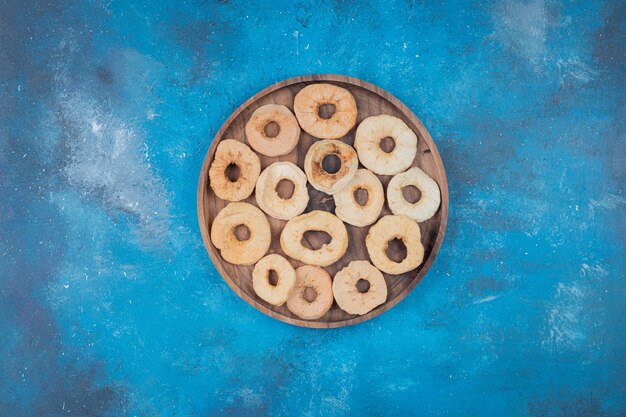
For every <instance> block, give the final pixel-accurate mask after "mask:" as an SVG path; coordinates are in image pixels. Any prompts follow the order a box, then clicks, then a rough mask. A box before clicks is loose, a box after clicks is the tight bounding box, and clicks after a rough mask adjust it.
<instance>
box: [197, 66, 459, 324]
mask: <svg viewBox="0 0 626 417" xmlns="http://www.w3.org/2000/svg"><path fill="white" fill-rule="evenodd" d="M317 82H328V83H332V84H335V85H338V86H340V87H343V88H346V89H348V90H349V91H350V92H351V93H352V94H353V95H354V98H355V99H356V103H357V108H358V119H357V126H358V124H359V123H360V122H361V121H362V120H363V119H365V118H366V117H368V116H374V115H378V114H389V115H392V116H396V117H398V118H400V119H402V120H403V121H404V122H405V123H406V124H407V125H408V126H409V127H410V128H411V129H412V130H413V131H414V132H415V133H416V134H417V136H418V151H417V155H416V156H415V160H414V161H413V166H418V167H420V168H421V169H422V170H424V171H425V172H426V173H427V174H428V175H429V176H430V177H432V178H433V179H434V180H435V181H436V182H437V184H439V189H440V190H441V206H440V208H439V210H438V211H437V213H436V214H435V216H433V217H432V218H431V219H429V220H427V221H425V222H422V223H420V224H419V226H420V230H421V233H422V243H423V245H424V261H423V263H422V264H421V265H420V266H419V267H418V268H416V269H414V270H412V271H409V272H406V273H404V274H402V275H389V274H383V275H384V276H385V280H386V281H387V287H388V296H387V301H386V302H385V303H384V304H382V305H380V306H378V307H377V308H376V309H374V310H372V311H370V312H369V313H367V314H365V315H362V316H357V315H353V314H348V313H346V312H345V311H343V310H341V309H340V308H339V307H338V306H337V304H336V303H333V306H332V308H331V309H330V311H329V312H328V313H326V315H324V316H323V317H322V318H320V319H317V320H302V319H300V318H299V317H297V316H296V315H294V314H292V313H291V312H290V311H289V310H288V309H287V307H286V306H285V305H283V306H280V307H276V306H272V305H270V304H268V303H266V302H265V301H263V300H261V299H260V298H259V297H257V295H256V294H255V292H254V290H253V288H252V278H251V277H252V269H253V268H254V266H241V265H233V264H230V263H228V262H226V261H224V260H223V259H222V257H221V256H220V252H219V250H217V249H216V248H215V246H213V243H212V242H211V239H210V234H209V230H210V227H211V224H212V222H213V219H214V218H215V216H216V215H217V213H218V212H219V211H220V210H221V209H222V208H224V207H225V206H226V205H227V204H228V201H225V200H221V199H219V198H218V197H217V196H216V195H215V193H214V192H213V190H212V189H211V187H210V186H209V182H208V171H209V167H210V165H211V162H212V161H213V155H214V153H215V150H216V148H217V144H218V143H219V142H220V141H221V140H222V139H237V140H239V141H242V142H244V143H246V144H247V140H246V135H245V125H246V122H247V121H248V119H249V118H250V116H251V115H252V113H253V112H254V111H255V110H256V109H257V108H259V107H260V106H263V105H265V104H272V103H275V104H283V105H285V106H287V107H288V108H289V109H291V110H292V111H293V99H294V97H295V95H296V94H297V93H298V92H299V91H300V90H301V89H302V88H304V87H305V86H307V85H309V84H312V83H317ZM355 131H356V126H355V128H353V129H352V130H351V131H350V133H349V134H348V135H347V136H345V137H344V138H341V139H340V140H341V141H343V142H345V143H347V144H349V145H353V143H354V134H355ZM316 140H319V139H317V138H314V137H312V136H311V135H309V134H307V133H306V132H305V131H304V130H302V133H301V135H300V141H299V143H298V145H297V146H296V148H295V149H294V150H293V151H291V152H290V153H288V154H287V155H284V156H280V157H267V156H264V155H260V154H259V157H260V159H261V169H264V168H266V167H267V166H268V165H270V164H272V163H273V162H277V161H291V162H293V163H295V164H296V165H298V166H299V167H301V168H302V167H303V163H304V157H305V155H306V153H307V150H308V149H309V146H311V144H312V143H313V142H315V141H316ZM359 168H363V167H362V166H361V165H359ZM378 178H379V179H380V180H381V182H382V184H383V187H384V188H385V191H386V188H387V184H388V183H389V180H390V179H391V178H392V177H391V176H386V175H378ZM307 187H308V190H309V196H310V201H309V205H308V206H307V208H306V210H305V212H309V211H312V210H325V211H329V212H331V213H334V210H335V203H334V200H333V198H332V196H329V195H327V194H324V193H322V192H320V191H317V190H315V189H314V188H312V187H311V185H310V184H308V183H307ZM415 197H416V196H415ZM243 201H245V202H247V203H250V204H253V205H255V206H256V205H257V204H256V200H255V196H254V193H253V194H252V195H251V196H250V197H249V198H247V199H245V200H243ZM386 214H391V212H390V210H389V207H388V206H387V204H386V203H385V206H384V207H383V210H382V212H381V214H380V216H381V217H382V216H384V215H386ZM447 218H448V184H447V182H446V174H445V170H444V167H443V163H442V161H441V157H440V156H439V152H438V151H437V147H436V146H435V144H434V142H433V140H432V138H431V137H430V134H429V133H428V131H427V130H426V128H425V127H424V125H422V123H421V122H420V121H419V119H418V118H417V117H416V116H415V115H414V114H413V113H412V112H411V111H410V110H409V109H408V108H407V107H406V106H405V105H404V104H402V103H401V102H400V101H399V100H398V99H397V98H395V97H393V96H392V95H391V94H389V93H387V92H386V91H384V90H382V89H380V88H378V87H376V86H375V85H373V84H370V83H367V82H365V81H362V80H359V79H357V78H352V77H347V76H342V75H333V74H319V75H307V76H302V77H295V78H290V79H288V80H285V81H281V82H279V83H276V84H274V85H272V86H270V87H268V88H266V89H265V90H263V91H261V92H260V93H258V94H256V95H254V96H252V97H251V98H250V99H248V100H247V101H246V102H245V103H243V104H242V105H241V106H239V108H238V109H237V110H235V112H234V113H233V114H232V115H231V116H230V117H229V118H228V119H227V120H226V122H225V123H224V124H223V125H222V127H221V128H220V130H219V131H218V132H217V134H216V135H215V138H214V139H213V142H212V143H211V147H210V148H209V151H208V152H207V154H206V157H205V159H204V164H203V165H202V171H201V172H200V180H199V184H198V220H199V223H200V230H201V232H202V239H203V240H204V244H205V246H206V248H207V252H208V253H209V256H210V257H211V260H212V261H213V263H214V264H215V267H216V268H217V270H218V271H219V273H220V274H221V275H222V277H223V278H224V280H225V281H226V282H227V283H228V285H229V286H230V287H231V288H232V289H233V291H235V292H236V293H237V294H238V295H239V296H240V297H241V298H243V299H244V300H245V301H246V302H248V304H250V305H252V306H253V307H254V308H256V309H257V310H260V311H262V312H263V313H265V314H267V315H269V316H271V317H274V318H276V319H278V320H281V321H284V322H286V323H290V324H295V325H298V326H304V327H313V328H331V327H341V326H348V325H351V324H356V323H361V322H363V321H366V320H369V319H371V318H372V317H375V316H377V315H379V314H381V313H384V312H385V311H387V310H389V309H390V308H391V307H393V306H394V305H396V304H397V303H398V302H400V301H401V300H402V299H403V298H404V297H406V295H407V294H408V293H409V292H410V291H411V290H412V289H413V288H415V286H416V285H417V284H418V283H419V282H420V280H421V279H422V278H423V277H424V275H426V273H427V272H428V269H429V268H430V267H431V265H432V264H433V262H434V260H435V257H436V256H437V252H438V251H439V248H440V247H441V243H442V241H443V236H444V233H445V229H446V221H447ZM267 219H268V221H269V223H270V227H271V230H272V244H271V246H270V250H269V251H268V254H269V253H278V254H280V255H282V256H285V257H286V255H285V254H284V252H283V251H282V249H281V247H280V243H279V240H280V233H281V231H282V230H283V228H284V226H285V224H286V223H287V222H286V221H283V220H277V219H274V218H273V217H270V216H267ZM346 228H347V230H348V236H349V239H350V243H349V246H348V250H347V251H346V254H345V255H344V256H343V257H342V258H341V259H340V260H339V261H337V262H335V263H334V264H332V265H330V266H328V267H326V268H324V269H326V271H328V273H329V274H330V276H331V277H333V276H334V275H335V273H337V272H338V271H339V270H341V269H342V268H344V267H345V266H347V265H348V264H349V263H350V261H353V260H359V259H366V260H369V255H368V253H367V249H366V247H365V236H366V235H367V232H368V231H369V226H367V227H355V226H351V225H349V224H346ZM316 238H317V235H315V236H313V237H311V238H310V239H309V242H312V243H313V244H315V243H316V242H314V241H315V240H316ZM317 243H318V244H319V243H320V242H317ZM287 259H289V261H290V262H291V264H292V265H293V266H294V268H297V267H299V266H301V265H303V264H302V263H301V262H299V261H296V260H294V259H291V258H289V257H287Z"/></svg>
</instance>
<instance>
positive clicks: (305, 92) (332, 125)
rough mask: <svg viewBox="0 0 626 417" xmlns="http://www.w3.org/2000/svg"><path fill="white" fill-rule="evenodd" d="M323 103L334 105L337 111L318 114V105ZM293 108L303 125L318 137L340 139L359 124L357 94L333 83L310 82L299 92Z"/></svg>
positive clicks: (305, 129)
mask: <svg viewBox="0 0 626 417" xmlns="http://www.w3.org/2000/svg"><path fill="white" fill-rule="evenodd" d="M324 104H332V105H333V106H335V112H334V113H333V114H332V116H331V117H330V118H329V119H324V118H322V117H320V115H319V108H320V107H321V106H322V105H324ZM293 110H294V113H295V114H296V117H297V118H298V122H300V126H302V129H304V131H305V132H307V133H308V134H309V135H311V136H314V137H316V138H321V139H338V138H340V137H342V136H345V135H346V134H347V133H348V132H349V131H350V129H352V128H353V127H354V125H355V124H356V117H357V108H356V101H355V100H354V96H353V95H352V94H351V93H350V92H349V91H348V90H346V89H345V88H341V87H337V86H336V85H332V84H311V85H308V86H306V87H304V88H303V89H302V90H300V92H299V93H298V94H296V97H295V99H294V101H293Z"/></svg>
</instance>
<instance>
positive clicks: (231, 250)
mask: <svg viewBox="0 0 626 417" xmlns="http://www.w3.org/2000/svg"><path fill="white" fill-rule="evenodd" d="M240 225H244V226H246V227H247V228H248V231H249V233H250V236H249V237H248V239H246V240H239V239H237V237H236V236H235V228H236V227H237V226H240ZM271 240H272V235H271V232H270V224H269V222H268V221H267V218H266V217H265V214H263V212H262V211H261V210H260V209H259V208H258V207H256V206H253V205H252V204H248V203H230V204H229V205H227V206H226V207H224V208H223V209H222V210H221V211H220V212H219V213H217V216H215V219H214V220H213V224H212V225H211V241H212V242H213V245H215V247H216V248H217V249H219V250H220V253H221V255H222V258H223V259H224V260H225V261H226V262H230V263H231V264H236V265H252V264H253V263H255V262H256V261H258V260H259V259H261V258H262V257H263V255H265V253H266V252H267V250H268V249H269V247H270V243H271Z"/></svg>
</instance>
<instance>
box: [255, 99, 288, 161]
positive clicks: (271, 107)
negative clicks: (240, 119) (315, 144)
mask: <svg viewBox="0 0 626 417" xmlns="http://www.w3.org/2000/svg"><path fill="white" fill-rule="evenodd" d="M271 122H274V123H276V124H277V125H278V127H279V129H280V130H279V132H278V135H277V136H275V137H269V136H267V135H266V134H265V127H266V126H267V125H268V124H269V123H271ZM246 137H247V138H248V143H249V144H250V146H251V147H252V149H254V150H255V151H257V152H259V153H261V154H263V155H266V156H281V155H286V154H288V153H289V152H291V151H292V150H293V148H295V147H296V145H297V144H298V140H299V139H300V126H299V125H298V121H297V120H296V117H295V116H294V115H293V113H292V112H291V110H289V109H288V108H287V107H285V106H283V105H280V104H266V105H265V106H261V107H259V108H258V109H256V110H255V111H254V113H252V116H250V120H248V123H246Z"/></svg>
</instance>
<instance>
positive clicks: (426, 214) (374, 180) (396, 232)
mask: <svg viewBox="0 0 626 417" xmlns="http://www.w3.org/2000/svg"><path fill="white" fill-rule="evenodd" d="M323 105H332V106H334V108H335V112H334V113H333V114H332V115H331V117H330V118H322V117H321V116H320V107H321V106H323ZM294 113H295V114H294ZM357 115H358V113H357V105H356V100H355V98H354V97H353V96H352V94H351V93H350V92H349V91H348V90H346V89H344V88H341V87H339V86H336V85H332V84H327V83H318V84H311V85H308V86H307V87H305V88H303V89H302V90H301V91H300V92H299V93H298V94H297V95H296V96H295V99H294V102H293V113H292V111H291V110H290V109H289V108H288V107H287V106H284V105H279V104H267V105H264V106H260V107H259V108H257V109H256V110H255V111H254V113H253V114H252V115H251V116H250V118H249V119H248V122H247V124H246V126H245V135H246V139H247V143H248V144H249V145H250V147H249V146H248V145H246V144H245V143H244V142H243V141H242V140H237V139H224V140H222V141H221V142H220V143H219V145H218V146H217V148H216V151H215V155H214V159H213V162H212V164H211V166H210V169H209V183H210V186H211V188H212V189H213V192H214V193H215V195H216V196H217V197H219V198H221V199H223V200H226V201H229V202H230V203H228V204H227V205H226V206H225V207H224V208H223V209H222V210H221V211H220V212H219V213H218V214H217V215H216V216H215V218H214V219H213V222H212V225H211V233H210V236H211V241H212V242H213V245H214V246H215V247H216V248H217V249H218V250H219V251H220V253H221V256H222V258H223V259H224V260H225V261H226V262H229V263H232V264H236V265H254V268H253V270H252V277H251V280H252V287H253V289H254V291H255V292H256V294H257V295H258V297H259V298H261V299H262V300H264V301H265V302H266V303H268V304H271V305H274V306H281V305H283V304H286V306H287V309H289V310H290V311H291V312H292V313H293V314H295V315H296V316H298V317H300V318H302V319H305V320H316V319H319V318H321V317H323V316H324V315H325V314H326V313H327V312H328V311H329V310H330V308H331V306H332V304H333V301H336V302H337V305H338V306H339V308H341V309H342V310H344V311H346V312H347V313H349V314H356V315H362V314H366V313H368V312H370V311H371V310H373V309H375V308H376V307H378V306H380V305H381V304H384V303H385V301H386V300H387V283H386V281H385V276H384V275H383V273H385V274H390V275H399V274H403V273H406V272H408V271H411V270H413V269H415V268H417V267H418V266H419V265H421V263H422V261H423V257H424V247H423V245H422V242H421V233H420V227H419V224H418V222H423V221H425V220H428V219H429V218H431V217H432V216H434V215H435V213H436V212H437V210H438V209H439V206H440V203H441V197H440V191H439V186H438V184H437V183H436V182H435V181H434V180H433V179H432V178H430V177H429V176H428V175H427V174H426V173H425V172H424V171H422V170H421V169H420V168H417V167H411V166H412V164H413V161H414V160H415V155H416V153H417V143H418V138H417V136H416V134H415V133H414V132H413V131H412V130H411V129H410V128H409V127H408V126H407V125H406V124H405V123H404V122H403V121H402V120H401V119H399V118H397V117H393V116H390V115H386V114H381V115H377V116H371V117H367V118H365V119H364V120H362V121H361V122H360V124H359V125H358V127H357V129H356V132H355V140H354V147H352V146H350V145H349V144H348V143H346V142H344V141H342V140H341V138H343V137H344V136H346V135H347V134H348V133H349V132H350V131H351V130H352V129H353V128H354V127H355V125H356V123H357ZM270 123H274V124H275V125H277V126H278V133H277V134H276V135H273V136H272V135H268V134H267V133H266V131H267V126H268V125H269V124H270ZM301 130H304V131H305V132H306V133H308V134H309V135H311V136H313V137H315V138H320V139H316V141H315V142H314V143H313V145H311V146H310V147H309V149H308V150H307V153H306V156H305V158H304V164H303V167H302V168H300V167H298V166H297V165H295V164H294V163H292V162H289V161H286V160H285V161H282V160H279V161H277V162H273V163H270V164H269V165H267V166H265V167H263V169H262V170H261V159H260V158H259V155H258V154H261V155H263V156H264V157H272V158H277V157H281V156H284V155H287V154H289V153H290V152H291V151H292V150H294V148H296V146H297V145H298V142H299V139H300V135H301ZM387 137H390V138H392V139H393V141H394V143H395V147H394V148H393V150H391V151H390V152H386V151H384V150H383V149H382V148H381V141H382V140H383V139H385V138H387ZM241 139H242V138H241ZM251 148H252V149H251ZM255 151H256V152H255ZM257 153H258V154H257ZM329 156H332V157H334V158H335V160H336V161H338V169H336V170H330V169H327V168H325V166H324V160H325V158H327V157H329ZM263 159H266V158H263ZM359 163H360V164H361V165H362V167H361V168H360V167H359ZM233 167H234V169H235V171H238V176H235V178H234V179H232V177H233V175H231V174H230V173H229V172H230V171H229V170H232V169H233ZM331 171H332V172H331ZM377 175H385V176H393V177H392V178H391V180H390V181H389V183H388V186H387V190H386V197H387V198H386V199H387V204H388V207H389V210H390V211H391V213H392V214H390V215H384V216H382V217H381V212H382V210H383V206H384V203H385V190H384V189H383V185H382V183H381V181H380V179H379V178H378V176H377ZM282 181H287V182H290V183H291V185H292V186H293V192H292V193H291V195H290V196H289V197H284V196H282V195H280V194H279V192H278V191H277V188H278V185H279V183H280V182H282ZM307 183H308V184H310V186H311V187H312V188H314V189H316V190H319V191H321V192H323V193H326V194H328V195H330V196H332V198H333V199H334V201H335V207H336V208H335V213H330V212H327V211H321V210H312V209H309V211H307V206H308V205H309V189H308V188H307ZM407 186H414V187H417V188H418V189H419V191H420V192H421V198H419V200H418V201H417V202H409V201H407V199H406V198H405V197H404V195H403V190H404V188H405V187H407ZM359 192H361V193H362V195H363V194H364V195H365V196H364V197H363V198H357V194H358V193H359ZM253 193H254V200H255V201H256V205H257V206H258V207H257V206H255V205H253V204H251V203H250V202H243V201H242V200H246V199H251V196H252V194H253ZM249 201H250V200H249ZM266 215H269V216H270V217H272V218H274V219H277V220H280V221H286V223H285V224H284V227H283V229H282V231H281V233H280V249H281V250H282V254H279V253H271V254H267V252H268V250H269V248H270V246H271V240H272V236H271V230H270V224H269V222H268V218H267V217H266ZM346 223H347V224H349V225H351V226H354V227H368V226H371V227H370V228H369V232H368V234H367V236H366V238H365V242H352V244H354V245H359V244H364V245H365V247H366V249H367V253H368V254H369V260H353V261H351V262H349V264H347V265H345V267H344V268H343V269H341V270H339V272H337V273H336V274H335V276H334V277H332V278H331V276H330V275H329V273H328V272H327V271H326V270H325V269H324V267H328V266H330V265H334V264H336V263H337V262H340V261H341V260H342V258H343V257H344V255H345V253H346V250H347V249H348V246H349V244H350V242H349V235H348V230H347V229H346V225H345V224H346ZM242 226H243V229H244V230H247V233H243V234H242V233H240V232H236V229H238V228H240V227H242ZM309 231H322V232H325V233H326V234H328V235H329V236H330V239H331V240H330V242H329V243H326V244H323V245H321V247H319V248H318V249H311V248H309V247H307V246H305V245H304V244H303V241H304V240H306V239H305V233H306V232H309ZM394 239H400V240H402V241H403V243H404V245H405V247H406V249H407V256H406V257H405V258H404V259H403V260H402V261H399V262H398V261H395V260H393V259H391V258H390V257H389V256H388V254H387V249H388V247H389V243H390V242H391V241H392V240H394ZM289 258H291V260H292V261H293V262H292V261H290V260H289ZM292 263H295V264H296V266H298V267H297V268H295V267H294V265H292ZM335 270H336V269H335ZM244 279H245V277H244ZM363 281H366V287H367V288H365V289H363V288H362V287H363V285H362V284H363Z"/></svg>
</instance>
